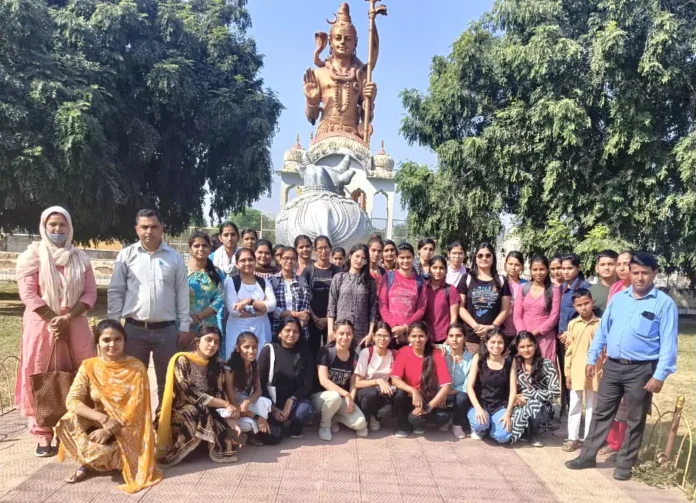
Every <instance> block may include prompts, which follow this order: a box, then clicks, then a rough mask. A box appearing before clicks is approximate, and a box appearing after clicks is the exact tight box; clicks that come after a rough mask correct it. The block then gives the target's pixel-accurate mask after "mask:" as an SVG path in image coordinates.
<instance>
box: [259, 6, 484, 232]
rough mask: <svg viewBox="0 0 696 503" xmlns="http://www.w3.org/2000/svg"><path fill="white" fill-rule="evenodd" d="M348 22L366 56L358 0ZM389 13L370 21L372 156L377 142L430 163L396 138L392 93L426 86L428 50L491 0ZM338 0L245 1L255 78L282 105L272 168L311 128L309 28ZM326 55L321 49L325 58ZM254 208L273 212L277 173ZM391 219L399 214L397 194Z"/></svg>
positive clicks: (398, 115) (443, 43)
mask: <svg viewBox="0 0 696 503" xmlns="http://www.w3.org/2000/svg"><path fill="white" fill-rule="evenodd" d="M348 3H349V5H350V7H351V17H352V18H353V24H355V25H356V27H357V29H358V56H359V57H360V58H361V59H362V60H363V61H366V60H367V8H368V5H369V4H368V3H367V2H366V1H364V0H352V1H349V2H348ZM384 3H385V5H387V7H388V10H389V15H388V16H386V17H384V16H381V17H379V18H378V19H377V23H378V28H379V34H380V54H379V61H378V63H377V67H376V69H375V72H374V80H375V82H376V83H377V87H378V95H377V101H376V110H375V120H374V131H375V132H374V136H373V143H372V149H373V153H374V152H376V151H377V150H378V149H379V142H380V141H381V140H384V141H385V147H386V150H387V152H388V153H389V154H390V155H391V156H392V157H393V158H394V159H395V161H396V163H397V166H398V164H399V162H402V161H406V160H413V161H416V162H419V163H426V164H430V165H434V164H435V162H436V159H435V155H434V154H433V153H432V152H431V151H430V150H428V149H425V148H421V147H419V146H417V145H414V146H413V147H410V146H409V145H408V144H407V143H406V141H405V140H404V138H403V137H401V136H400V135H399V126H400V124H401V120H402V118H403V117H404V115H405V111H404V108H403V107H402V105H401V100H400V98H399V92H400V91H402V90H403V89H405V88H416V89H419V90H421V91H426V90H427V88H428V79H429V75H430V63H431V61H432V58H433V56H435V55H438V54H440V55H446V54H449V53H450V50H451V46H452V43H453V42H454V41H455V40H456V39H457V38H458V37H459V35H460V34H461V33H462V32H463V31H464V30H465V29H466V28H467V26H468V25H469V23H470V22H471V21H472V20H474V19H477V18H478V17H479V16H480V15H481V14H482V13H483V12H485V11H487V10H490V8H491V6H492V4H493V0H479V1H473V2H472V1H469V0H420V1H418V0H385V2H384ZM340 4H341V2H340V0H322V1H318V0H313V1H309V0H250V1H249V6H248V8H249V11H250V13H251V18H252V23H253V26H252V29H251V35H252V36H253V37H254V38H255V39H256V43H257V46H258V50H259V52H260V53H261V54H263V55H264V56H265V59H264V61H265V66H264V68H263V69H262V73H261V75H262V77H263V79H264V81H265V85H266V86H267V87H269V88H271V89H272V90H273V91H275V92H276V93H277V94H278V97H279V98H280V101H281V102H282V103H283V105H284V106H285V110H283V113H282V115H281V117H280V123H279V131H278V133H277V134H276V136H275V140H274V143H273V147H272V154H273V163H274V169H280V168H281V167H282V162H283V153H284V152H285V150H287V149H288V148H290V147H291V146H292V145H293V144H294V142H295V134H296V133H300V137H301V143H302V145H303V146H304V147H307V144H308V142H309V133H310V132H311V131H312V130H313V127H312V125H311V124H310V123H309V122H307V120H306V118H305V116H304V95H303V93H302V75H303V73H304V71H305V70H306V69H307V68H308V67H314V64H313V62H312V56H313V54H314V48H315V46H314V33H315V32H317V31H325V32H328V31H329V28H330V26H329V25H328V24H327V23H326V19H327V18H328V19H333V15H334V13H335V12H336V11H337V10H338V7H339V6H340ZM327 53H328V49H327V52H325V53H324V56H326V54H327ZM254 207H255V208H258V209H259V210H261V211H265V212H274V213H275V212H277V211H279V209H280V177H279V176H278V175H274V177H273V189H272V194H271V196H270V197H263V198H262V199H261V200H260V201H259V202H258V203H256V204H255V205H254ZM395 210H396V211H395V213H396V215H395V216H396V218H403V217H404V216H405V214H404V212H403V211H402V210H401V204H400V201H399V198H398V196H397V200H396V208H395ZM375 216H377V217H385V216H386V209H385V208H377V207H376V208H375Z"/></svg>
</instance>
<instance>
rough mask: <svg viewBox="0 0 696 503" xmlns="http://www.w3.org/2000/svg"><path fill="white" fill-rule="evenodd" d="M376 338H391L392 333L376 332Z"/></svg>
mask: <svg viewBox="0 0 696 503" xmlns="http://www.w3.org/2000/svg"><path fill="white" fill-rule="evenodd" d="M374 338H375V339H391V334H375V335H374Z"/></svg>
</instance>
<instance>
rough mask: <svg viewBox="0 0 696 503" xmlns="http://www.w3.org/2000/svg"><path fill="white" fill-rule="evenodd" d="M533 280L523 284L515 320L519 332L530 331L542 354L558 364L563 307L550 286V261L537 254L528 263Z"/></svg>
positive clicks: (517, 301)
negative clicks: (558, 329) (558, 336)
mask: <svg viewBox="0 0 696 503" xmlns="http://www.w3.org/2000/svg"><path fill="white" fill-rule="evenodd" d="M529 268H530V271H531V275H532V281H530V282H528V283H525V284H524V285H522V290H521V291H520V298H518V299H516V301H515V310H514V321H515V328H516V329H517V331H518V332H523V331H527V332H531V333H532V335H533V336H534V337H535V339H536V342H537V344H538V345H539V349H541V355H542V356H543V357H544V358H546V359H547V360H550V361H552V362H555V361H556V333H557V331H556V326H557V325H558V314H559V312H560V306H561V291H560V290H559V289H558V288H556V287H555V286H553V285H552V284H551V277H550V275H549V260H548V259H547V258H546V257H545V256H543V255H534V256H533V257H532V259H531V260H530V263H529Z"/></svg>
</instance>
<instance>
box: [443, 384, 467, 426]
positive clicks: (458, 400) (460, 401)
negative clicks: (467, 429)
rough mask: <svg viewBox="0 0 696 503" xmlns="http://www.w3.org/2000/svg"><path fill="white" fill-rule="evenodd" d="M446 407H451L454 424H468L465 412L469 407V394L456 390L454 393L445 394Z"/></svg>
mask: <svg viewBox="0 0 696 503" xmlns="http://www.w3.org/2000/svg"><path fill="white" fill-rule="evenodd" d="M447 408H448V409H449V408H451V409H452V424H453V425H455V426H468V425H469V419H468V418H467V416H466V415H467V413H468V412H469V409H470V408H471V401H470V400H469V395H467V394H466V393H464V392H463V391H457V394H456V395H448V396H447Z"/></svg>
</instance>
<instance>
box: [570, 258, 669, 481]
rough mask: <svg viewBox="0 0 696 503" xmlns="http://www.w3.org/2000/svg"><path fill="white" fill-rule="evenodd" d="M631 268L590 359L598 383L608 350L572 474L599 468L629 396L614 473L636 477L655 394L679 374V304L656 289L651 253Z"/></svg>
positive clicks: (635, 260) (591, 374) (634, 261)
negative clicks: (597, 372)
mask: <svg viewBox="0 0 696 503" xmlns="http://www.w3.org/2000/svg"><path fill="white" fill-rule="evenodd" d="M630 268H631V286H630V287H629V288H627V289H626V290H622V291H621V292H619V293H617V294H616V295H614V296H613V297H612V300H611V302H610V303H609V306H608V307H607V310H606V311H605V313H604V316H602V321H601V323H600V326H599V330H597V334H596V335H595V338H594V340H593V341H592V345H591V346H590V351H589V353H588V355H587V368H586V374H587V377H588V378H589V379H592V378H593V377H594V375H595V364H596V363H597V359H598V358H600V357H601V355H602V352H603V351H604V349H605V348H606V350H607V360H606V362H605V363H604V375H603V377H602V381H601V382H600V385H599V399H598V401H597V405H596V406H595V411H594V414H593V416H592V423H591V425H590V432H589V435H588V437H587V438H586V439H585V443H584V445H583V447H582V451H580V456H578V457H577V458H576V459H573V460H571V461H567V462H566V466H567V467H568V468H570V469H572V470H580V469H583V468H594V467H595V465H596V458H597V452H598V451H599V449H600V448H601V447H602V445H603V444H604V442H605V441H606V439H607V435H608V434H609V429H610V428H611V425H612V421H613V420H614V416H615V415H616V411H617V409H618V408H619V403H620V402H621V398H622V397H623V398H624V400H625V402H626V408H627V416H628V417H627V421H626V422H627V430H626V439H625V441H624V443H623V445H622V446H621V450H619V453H618V455H617V459H616V469H615V470H614V478H615V479H617V480H628V479H630V478H631V469H632V468H633V465H634V464H635V462H636V460H637V459H638V450H639V449H640V443H641V440H642V438H643V430H644V429H645V418H646V416H647V414H648V412H649V411H650V404H651V401H652V394H653V393H659V392H660V391H661V390H662V385H663V384H664V382H665V379H667V376H669V375H670V374H672V373H674V372H675V371H676V370H677V333H678V312H677V305H676V304H675V303H674V301H673V300H672V299H671V298H670V297H669V296H668V295H667V294H665V293H664V292H661V291H660V290H658V289H657V288H655V285H654V281H655V276H657V261H656V260H655V257H653V256H652V255H650V254H648V253H636V254H635V255H634V256H633V258H632V259H631V263H630Z"/></svg>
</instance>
